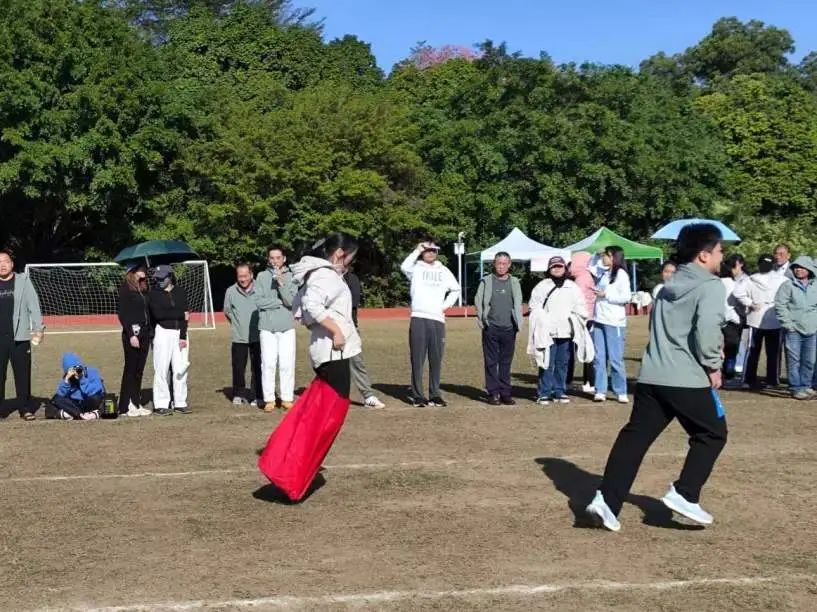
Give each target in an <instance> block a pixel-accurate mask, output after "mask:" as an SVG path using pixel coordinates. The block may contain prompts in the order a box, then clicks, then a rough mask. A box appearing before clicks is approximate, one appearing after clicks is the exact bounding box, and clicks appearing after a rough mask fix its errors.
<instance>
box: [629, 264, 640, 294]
mask: <svg viewBox="0 0 817 612" xmlns="http://www.w3.org/2000/svg"><path fill="white" fill-rule="evenodd" d="M630 267H631V268H632V271H633V293H635V292H636V291H638V282H637V280H636V270H635V262H634V261H633V262H630Z"/></svg>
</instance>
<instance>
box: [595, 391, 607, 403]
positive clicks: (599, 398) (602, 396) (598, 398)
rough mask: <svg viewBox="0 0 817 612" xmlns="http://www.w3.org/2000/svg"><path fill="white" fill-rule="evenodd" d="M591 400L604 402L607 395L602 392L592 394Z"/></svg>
mask: <svg viewBox="0 0 817 612" xmlns="http://www.w3.org/2000/svg"><path fill="white" fill-rule="evenodd" d="M593 401H594V402H606V401H607V396H606V395H605V394H604V393H596V394H595V395H594V396H593Z"/></svg>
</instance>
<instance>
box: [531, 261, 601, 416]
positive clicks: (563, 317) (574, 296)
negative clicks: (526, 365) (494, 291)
mask: <svg viewBox="0 0 817 612" xmlns="http://www.w3.org/2000/svg"><path fill="white" fill-rule="evenodd" d="M528 307H529V309H530V311H531V312H533V311H534V310H538V309H542V310H544V311H545V312H546V313H547V321H548V326H549V328H550V336H551V338H553V345H552V346H551V347H550V351H549V352H548V366H547V368H539V388H538V392H537V396H538V399H537V400H536V403H537V404H539V405H540V406H545V405H547V404H550V402H551V401H553V402H556V403H558V404H567V403H568V402H570V398H569V397H568V396H567V365H568V363H569V361H570V345H571V343H572V342H573V336H574V330H573V325H572V323H571V320H570V317H571V315H578V316H579V317H580V319H581V324H582V326H584V325H586V322H587V316H588V312H587V303H586V302H585V299H584V296H583V295H582V292H581V289H579V286H578V285H577V284H576V283H575V282H573V279H572V278H571V277H570V276H568V274H567V263H566V262H565V260H564V259H563V258H562V257H559V256H555V257H551V258H550V261H548V270H547V275H546V278H545V280H543V281H541V282H540V283H539V284H538V285H536V287H534V288H533V293H531V296H530V300H528Z"/></svg>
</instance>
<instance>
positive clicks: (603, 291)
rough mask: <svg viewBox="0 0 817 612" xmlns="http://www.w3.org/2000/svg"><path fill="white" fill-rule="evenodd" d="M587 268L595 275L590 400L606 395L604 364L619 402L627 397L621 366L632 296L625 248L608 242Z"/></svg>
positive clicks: (624, 377)
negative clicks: (593, 378)
mask: <svg viewBox="0 0 817 612" xmlns="http://www.w3.org/2000/svg"><path fill="white" fill-rule="evenodd" d="M590 269H591V270H593V271H594V274H593V275H594V276H595V277H596V289H595V293H596V305H595V313H594V315H593V346H594V348H595V349H596V359H595V361H594V367H595V370H596V384H595V387H596V394H595V395H594V396H593V401H595V402H603V401H605V400H606V399H607V388H608V387H607V385H608V378H607V367H608V365H609V367H610V370H611V373H612V376H611V379H612V388H613V393H615V395H616V399H617V400H618V402H619V403H621V404H627V403H629V398H628V397H627V372H626V371H625V369H624V343H625V340H626V338H627V310H626V308H627V305H628V304H629V303H630V301H631V299H632V293H631V291H630V277H629V275H628V274H627V262H626V260H625V259H624V250H623V249H622V248H621V247H618V246H609V247H607V248H606V249H604V251H602V252H601V253H600V254H599V255H597V256H596V257H594V258H593V261H592V262H591V266H590Z"/></svg>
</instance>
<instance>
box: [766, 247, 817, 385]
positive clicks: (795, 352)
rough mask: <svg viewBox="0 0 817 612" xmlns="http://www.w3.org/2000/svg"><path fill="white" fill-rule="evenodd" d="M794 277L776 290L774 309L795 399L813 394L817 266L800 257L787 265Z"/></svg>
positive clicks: (816, 319) (816, 331)
mask: <svg viewBox="0 0 817 612" xmlns="http://www.w3.org/2000/svg"><path fill="white" fill-rule="evenodd" d="M789 269H790V271H791V273H792V276H793V278H794V280H786V282H784V283H783V284H782V285H780V288H779V289H778V290H777V294H776V295H775V299H774V307H775V312H776V314H777V319H778V321H780V326H781V327H782V329H783V334H784V336H783V337H784V340H785V346H786V363H787V366H788V372H789V388H790V389H791V393H792V396H793V397H794V398H795V399H798V400H807V399H811V398H812V397H814V391H813V388H812V386H813V383H814V380H813V379H814V360H815V356H817V282H815V277H817V267H815V265H814V261H813V260H812V259H811V257H807V256H800V257H798V258H797V259H796V260H795V261H794V263H792V264H791V266H790V268H789Z"/></svg>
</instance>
